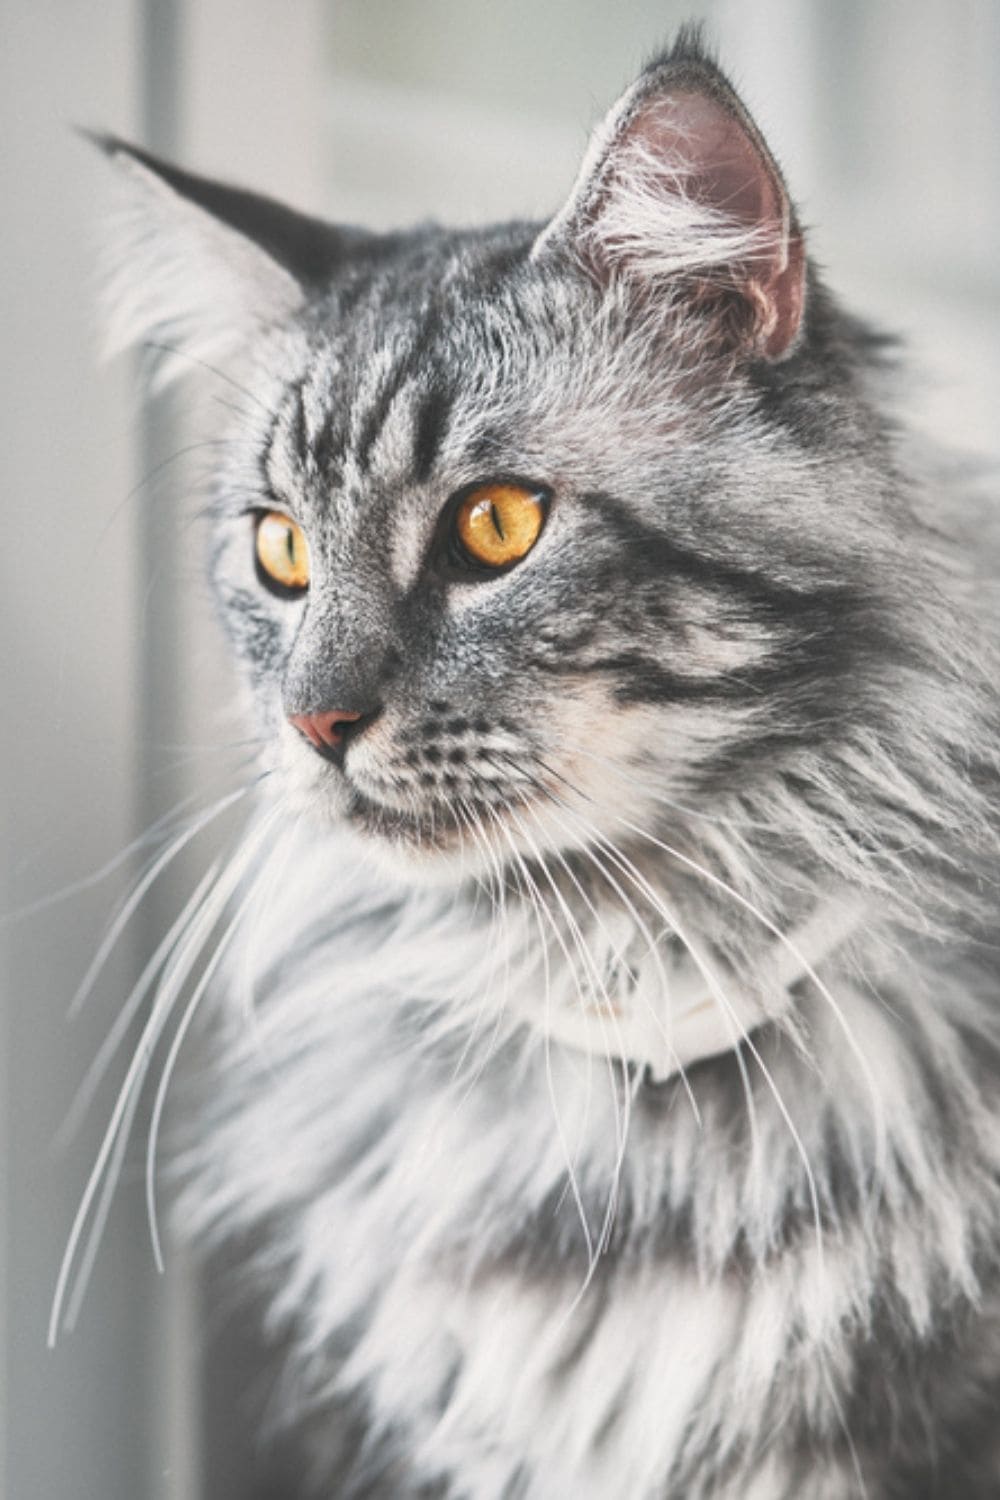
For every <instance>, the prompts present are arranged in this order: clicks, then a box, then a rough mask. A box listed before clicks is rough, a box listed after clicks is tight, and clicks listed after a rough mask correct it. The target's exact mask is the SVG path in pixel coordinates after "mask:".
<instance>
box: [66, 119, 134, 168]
mask: <svg viewBox="0 0 1000 1500" xmlns="http://www.w3.org/2000/svg"><path fill="white" fill-rule="evenodd" d="M72 129H73V134H74V135H76V136H78V137H79V138H80V140H81V141H86V142H87V144H88V146H96V147H97V150H98V151H100V152H101V154H102V155H103V156H106V157H107V158H108V159H109V160H110V159H111V158H112V157H114V156H138V155H139V151H138V148H137V147H135V146H132V145H130V144H129V142H128V141H125V140H122V138H121V136H120V135H113V134H112V132H111V131H110V130H95V129H93V127H92V126H90V125H74V126H73V127H72Z"/></svg>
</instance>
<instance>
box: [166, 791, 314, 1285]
mask: <svg viewBox="0 0 1000 1500" xmlns="http://www.w3.org/2000/svg"><path fill="white" fill-rule="evenodd" d="M283 811H284V809H283V807H282V806H281V805H280V804H279V805H278V806H277V807H275V808H274V809H273V810H272V812H271V814H270V816H269V817H267V818H265V819H264V820H263V822H262V823H261V824H260V825H259V826H258V828H257V829H256V831H255V833H254V835H253V837H252V838H251V839H249V840H248V841H247V843H246V844H245V846H244V848H243V849H242V850H241V851H240V854H239V856H238V858H237V859H236V860H234V861H233V866H234V867H235V870H234V873H235V876H236V882H237V883H238V882H239V881H240V880H242V879H243V876H244V875H245V874H246V870H247V867H248V866H249V864H250V862H251V861H252V860H253V859H254V858H255V857H256V855H257V852H258V850H259V848H260V845H261V844H262V843H263V841H264V838H265V836H266V835H267V834H268V833H270V831H271V829H272V827H273V826H274V823H275V821H276V819H277V818H278V817H279V816H280V815H281V814H282V813H283ZM270 873H271V872H270V869H269V861H266V862H265V865H264V869H263V870H261V871H260V872H259V874H258V875H257V877H256V879H255V880H254V881H253V882H252V884H251V886H250V889H249V891H248V892H247V894H246V896H245V897H244V899H243V900H242V901H241V902H240V905H239V906H238V908H237V910H236V914H235V916H233V918H232V919H231V921H230V923H229V925H228V927H227V928H226V930H225V932H224V933H223V935H222V937H221V938H220V939H219V941H218V943H217V945H216V947H215V951H214V952H213V954H212V956H211V958H210V959H209V961H208V963H207V964H206V965H205V969H204V972H203V973H202V975H201V978H200V979H199V980H198V983H197V984H196V985H195V988H194V990H193V992H192V994H191V998H190V999H189V1001H188V1003H187V1005H186V1006H185V1008H184V1011H183V1013H182V1015H181V1019H180V1021H179V1023H178V1025H177V1029H176V1031H175V1032H174V1035H173V1039H172V1041H171V1043H170V1048H169V1050H168V1052H167V1057H166V1061H165V1062H164V1064H163V1071H162V1073H161V1074H160V1082H159V1084H158V1086H157V1090H156V1097H155V1099H154V1101H153V1110H152V1114H151V1115H150V1120H149V1135H148V1137H147V1145H146V1208H147V1215H148V1219H149V1234H150V1240H151V1242H152V1246H153V1259H154V1260H155V1262H156V1269H157V1270H158V1271H160V1272H161V1273H162V1271H163V1268H164V1266H163V1250H162V1247H161V1243H160V1231H159V1225H158V1222H157V1214H156V1150H157V1145H158V1142H159V1137H160V1125H161V1122H162V1118H163V1110H164V1106H165V1104H166V1099H167V1090H168V1089H169V1087H170V1080H171V1078H172V1077H173V1074H174V1069H175V1068H176V1066H177V1059H178V1057H179V1056H180V1051H181V1047H182V1046H183V1044H184V1039H185V1037H186V1036H187V1034H188V1031H189V1030H190V1027H191V1023H192V1021H193V1020H194V1017H195V1014H196V1013H197V1010H198V1006H199V1004H200V1003H201V998H202V996H203V995H204V993H205V991H206V990H207V988H208V986H209V984H210V983H211V981H212V978H213V976H214V975H215V973H216V970H217V969H218V967H219V964H220V963H221V962H222V959H223V958H224V956H225V954H226V951H227V950H228V948H229V946H230V944H231V942H232V940H233V938H234V937H235V936H236V933H237V932H238V931H239V928H240V925H241V923H242V922H243V919H244V917H245V916H246V914H247V911H248V910H249V908H250V906H251V905H252V904H253V902H254V901H255V900H256V899H257V896H258V895H259V892H260V889H261V886H262V885H263V882H264V879H265V877H266V876H269V875H270Z"/></svg>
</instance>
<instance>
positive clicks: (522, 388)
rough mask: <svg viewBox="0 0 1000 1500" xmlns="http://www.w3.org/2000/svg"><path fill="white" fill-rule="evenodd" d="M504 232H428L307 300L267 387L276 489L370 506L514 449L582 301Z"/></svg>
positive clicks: (263, 463) (303, 499)
mask: <svg viewBox="0 0 1000 1500" xmlns="http://www.w3.org/2000/svg"><path fill="white" fill-rule="evenodd" d="M498 238H499V243H497V239H495V238H491V237H487V236H486V235H482V236H478V237H477V238H476V239H474V240H473V241H472V243H471V244H470V243H469V241H468V240H467V239H466V238H465V237H462V236H451V237H446V236H444V235H442V236H440V237H439V238H438V237H435V238H434V239H433V240H432V241H431V243H430V245H429V246H426V245H424V244H423V242H422V241H418V242H417V244H418V246H419V253H415V251H414V250H413V248H412V247H411V249H410V251H409V253H401V254H400V256H399V258H398V260H395V261H392V262H390V263H389V264H388V265H386V266H383V267H380V268H379V269H377V270H376V271H374V272H372V273H370V274H369V275H368V276H367V278H366V279H365V280H364V282H363V283H362V282H361V281H360V279H359V280H358V281H357V282H350V283H348V284H347V285H346V286H345V287H341V288H335V289H333V291H332V292H331V293H330V294H329V296H328V297H326V298H324V299H323V300H322V301H321V302H319V303H318V304H317V305H316V306H314V307H313V308H311V309H310V310H309V312H308V316H307V318H306V320H305V321H304V324H303V327H302V328H301V329H300V330H299V333H298V336H297V337H296V338H295V339H294V340H293V341H292V342H291V343H290V344H286V347H285V350H284V351H283V357H282V360H281V362H280V364H279V367H278V368H279V374H278V376H277V377H276V376H275V375H274V373H273V372H272V374H271V377H270V379H269V381H268V390H267V392H266V395H265V398H264V400H265V404H266V407H267V410H268V420H267V422H266V424H265V427H264V430H263V432H262V434H261V437H260V442H261V459H260V467H261V471H262V473H263V474H264V476H265V478H266V482H267V485H268V487H269V488H270V489H271V490H272V491H273V492H274V494H275V495H276V496H277V497H278V498H279V499H281V500H283V501H286V502H287V503H289V504H293V505H302V506H305V507H307V508H309V509H315V508H319V509H320V510H321V511H323V510H326V509H328V508H329V506H330V505H332V504H334V503H336V504H337V506H338V508H339V509H340V510H341V511H342V512H343V511H345V510H354V509H357V508H358V507H359V506H361V505H363V506H364V508H366V509H369V510H370V509H371V508H372V507H373V506H376V505H377V504H378V502H379V498H380V497H381V496H384V495H386V494H387V493H389V492H392V491H394V490H395V489H396V488H402V489H404V490H405V491H406V492H407V493H411V494H412V493H413V492H414V491H417V492H419V491H420V490H421V488H422V487H423V486H425V485H426V484H427V483H428V482H429V481H431V480H432V478H433V477H434V475H435V472H436V470H438V469H439V468H440V467H441V466H442V465H444V466H446V467H448V466H450V477H451V478H452V479H456V473H457V469H456V466H457V467H458V468H459V469H461V470H462V473H461V474H458V480H461V478H462V477H466V478H472V477H474V475H475V474H476V473H477V472H480V471H482V472H487V471H489V470H491V469H492V468H495V467H497V466H500V467H503V466H504V465H506V466H507V467H509V466H510V464H511V463H513V462H515V461H516V460H517V458H518V456H519V455H520V454H521V453H522V452H523V441H524V437H525V432H526V428H527V426H528V425H529V424H527V422H526V411H527V408H528V407H530V406H531V405H532V404H533V403H534V404H535V405H537V404H538V401H539V397H540V396H541V394H542V390H543V383H544V382H543V377H544V374H545V372H546V370H547V369H548V367H549V366H550V364H551V357H552V351H553V349H554V348H555V347H557V346H558V344H559V343H560V341H562V342H564V343H569V342H572V333H571V331H570V329H569V322H570V320H571V315H572V309H571V307H570V306H569V304H568V301H567V298H566V295H565V292H560V289H559V288H554V287H553V286H552V285H549V284H547V283H546V280H545V278H544V277H541V276H538V275H537V274H536V273H534V272H533V271H532V269H531V267H530V266H529V265H527V263H526V247H527V246H528V245H529V244H530V236H523V235H522V239H523V241H524V243H523V244H521V245H515V244H513V243H512V240H513V235H512V232H511V231H508V230H504V231H502V232H498ZM563 325H565V326H563ZM456 482H457V481H456Z"/></svg>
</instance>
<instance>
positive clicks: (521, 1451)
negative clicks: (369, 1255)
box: [344, 1264, 840, 1500]
mask: <svg viewBox="0 0 1000 1500" xmlns="http://www.w3.org/2000/svg"><path fill="white" fill-rule="evenodd" d="M781 1300H782V1297H781V1293H780V1289H779V1287H778V1286H777V1285H776V1286H775V1287H774V1288H770V1289H766V1290H764V1291H762V1292H757V1293H755V1292H753V1291H750V1290H748V1289H747V1288H745V1287H741V1286H739V1285H738V1284H735V1283H730V1282H725V1281H722V1282H715V1283H704V1282H701V1281H700V1280H699V1278H698V1277H697V1275H696V1274H695V1273H693V1272H690V1271H684V1270H681V1269H680V1268H678V1267H677V1266H671V1265H668V1264H663V1265H659V1266H656V1265H653V1266H648V1267H646V1268H645V1269H644V1270H643V1271H642V1272H641V1273H636V1274H633V1275H620V1276H613V1277H610V1278H609V1277H607V1276H606V1275H605V1274H604V1273H603V1272H601V1271H598V1273H597V1275H596V1276H595V1278H594V1280H593V1281H592V1282H591V1284H590V1286H589V1287H584V1286H581V1285H578V1284H577V1285H574V1284H573V1282H572V1281H571V1280H568V1279H565V1278H564V1279H562V1280H560V1279H557V1278H548V1279H545V1278H531V1277H528V1276H525V1275H524V1274H523V1273H519V1272H518V1271H516V1270H513V1269H512V1270H510V1271H508V1272H506V1273H505V1272H503V1271H494V1272H492V1273H491V1274H490V1275H488V1276H484V1277H482V1278H477V1279H475V1280H474V1281H472V1282H466V1283H465V1284H461V1283H459V1282H457V1281H456V1280H455V1279H454V1278H453V1277H451V1276H449V1275H448V1274H447V1271H446V1270H445V1269H444V1268H439V1269H438V1271H435V1270H434V1269H433V1268H430V1267H422V1268H415V1267H411V1268H409V1270H407V1271H405V1272H403V1273H402V1274H397V1275H395V1276H393V1277H392V1278H390V1280H389V1281H388V1282H387V1283H386V1284H385V1285H384V1286H383V1287H382V1288H381V1289H380V1293H379V1297H378V1300H377V1303H376V1304H375V1305H374V1306H373V1308H372V1309H371V1314H372V1315H371V1319H370V1322H369V1324H368V1327H367V1330H366V1333H365V1334H364V1336H363V1338H362V1339H361V1340H360V1342H359V1343H358V1345H357V1346H356V1347H355V1349H354V1351H353V1354H352V1355H351V1357H350V1359H349V1361H348V1364H347V1366H346V1368H345V1372H344V1373H345V1377H346V1378H347V1379H349V1380H356V1381H358V1382H359V1384H360V1385H361V1386H362V1387H363V1389H364V1391H365V1392H366V1394H367V1399H368V1400H369V1401H370V1402H371V1405H372V1409H373V1411H374V1412H375V1413H376V1414H377V1416H378V1418H379V1420H380V1421H383V1422H388V1423H390V1424H395V1425H397V1427H398V1430H400V1431H401V1432H402V1433H403V1434H404V1438H403V1441H404V1444H406V1445H407V1450H408V1452H409V1454H410V1458H411V1460H412V1462H413V1463H414V1465H415V1467H416V1469H417V1471H418V1472H419V1473H420V1474H422V1475H424V1476H426V1477H427V1478H428V1479H431V1478H440V1477H442V1476H449V1478H450V1482H451V1484H452V1486H453V1488H451V1489H449V1490H448V1494H449V1496H452V1495H454V1496H455V1497H459V1496H461V1497H468V1500H503V1497H506V1496H508V1495H511V1494H517V1495H519V1496H523V1497H525V1500H608V1497H609V1496H612V1495H621V1496H628V1497H630V1500H668V1497H671V1496H675V1495H676V1496H681V1495H683V1496H684V1497H685V1500H696V1497H700V1496H701V1495H703V1494H704V1495H706V1496H708V1495H712V1496H713V1497H719V1500H723V1497H724V1500H730V1497H732V1500H735V1497H736V1496H739V1497H740V1500H745V1497H748V1496H750V1495H752V1496H754V1497H755V1500H776V1497H778V1496H784V1495H786V1494H787V1493H788V1483H789V1474H788V1472H787V1471H786V1469H785V1468H784V1466H783V1464H782V1463H781V1462H780V1461H779V1460H778V1459H777V1458H776V1457H774V1456H773V1455H772V1457H770V1458H769V1459H768V1460H767V1461H766V1462H763V1461H760V1460H758V1461H756V1462H754V1463H751V1464H749V1465H746V1462H745V1461H746V1454H747V1450H748V1448H753V1447H754V1446H755V1439H756V1437H757V1435H758V1434H759V1433H760V1431H761V1430H762V1429H763V1428H770V1427H772V1426H773V1424H774V1423H775V1422H781V1421H785V1422H787V1421H788V1420H789V1419H793V1418H794V1417H795V1415H796V1414H797V1412H798V1411H799V1410H800V1409H801V1407H802V1406H803V1405H808V1404H809V1403H810V1402H812V1403H816V1402H818V1401H822V1400H823V1395H824V1393H823V1391H822V1387H821V1382H819V1381H818V1380H817V1372H816V1371H815V1370H812V1369H810V1368H800V1369H798V1370H796V1369H795V1368H794V1366H793V1364H792V1363H791V1362H790V1358H789V1337H790V1332H791V1329H790V1324H789V1322H788V1320H787V1319H786V1318H785V1317H783V1316H782V1310H781V1306H780V1304H781ZM411 1443H412V1444H413V1445H414V1446H413V1447H412V1448H411V1447H410V1446H409V1445H410V1444H411ZM831 1493H838V1494H839V1493H840V1492H839V1491H835V1490H831Z"/></svg>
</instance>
